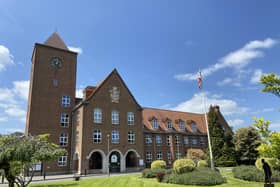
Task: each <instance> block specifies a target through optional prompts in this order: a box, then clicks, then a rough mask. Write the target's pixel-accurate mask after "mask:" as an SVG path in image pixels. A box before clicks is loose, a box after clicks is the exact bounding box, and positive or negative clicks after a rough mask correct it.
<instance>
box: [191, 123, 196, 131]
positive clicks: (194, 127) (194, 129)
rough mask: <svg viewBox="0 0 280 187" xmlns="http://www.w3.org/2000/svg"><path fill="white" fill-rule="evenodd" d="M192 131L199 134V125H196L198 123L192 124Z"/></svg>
mask: <svg viewBox="0 0 280 187" xmlns="http://www.w3.org/2000/svg"><path fill="white" fill-rule="evenodd" d="M192 130H193V132H197V125H196V123H194V122H193V123H192Z"/></svg>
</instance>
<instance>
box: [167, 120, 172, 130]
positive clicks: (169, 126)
mask: <svg viewBox="0 0 280 187" xmlns="http://www.w3.org/2000/svg"><path fill="white" fill-rule="evenodd" d="M167 128H168V130H172V129H173V125H172V121H171V120H168V121H167Z"/></svg>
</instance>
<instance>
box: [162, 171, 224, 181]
mask: <svg viewBox="0 0 280 187" xmlns="http://www.w3.org/2000/svg"><path fill="white" fill-rule="evenodd" d="M164 182H167V183H173V184H184V185H217V184H222V183H225V182H226V179H225V178H224V177H222V175H221V174H220V173H219V172H217V171H212V170H211V169H210V168H200V169H196V170H194V171H193V172H189V173H183V174H177V173H172V174H170V175H167V176H166V177H165V178H164Z"/></svg>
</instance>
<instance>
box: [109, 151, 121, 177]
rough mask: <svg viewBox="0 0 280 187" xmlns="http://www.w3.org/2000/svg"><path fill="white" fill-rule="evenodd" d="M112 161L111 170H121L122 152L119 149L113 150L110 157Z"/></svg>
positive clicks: (113, 171)
mask: <svg viewBox="0 0 280 187" xmlns="http://www.w3.org/2000/svg"><path fill="white" fill-rule="evenodd" d="M109 162H110V172H112V173H115V172H116V173H117V172H120V168H121V156H120V153H119V152H117V151H113V152H112V153H111V154H110V157H109Z"/></svg>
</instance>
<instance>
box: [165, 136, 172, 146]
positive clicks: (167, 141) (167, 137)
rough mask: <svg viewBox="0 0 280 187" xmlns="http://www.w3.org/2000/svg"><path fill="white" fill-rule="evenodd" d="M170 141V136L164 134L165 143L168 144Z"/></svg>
mask: <svg viewBox="0 0 280 187" xmlns="http://www.w3.org/2000/svg"><path fill="white" fill-rule="evenodd" d="M170 142H171V136H170V135H167V136H166V145H170Z"/></svg>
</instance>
